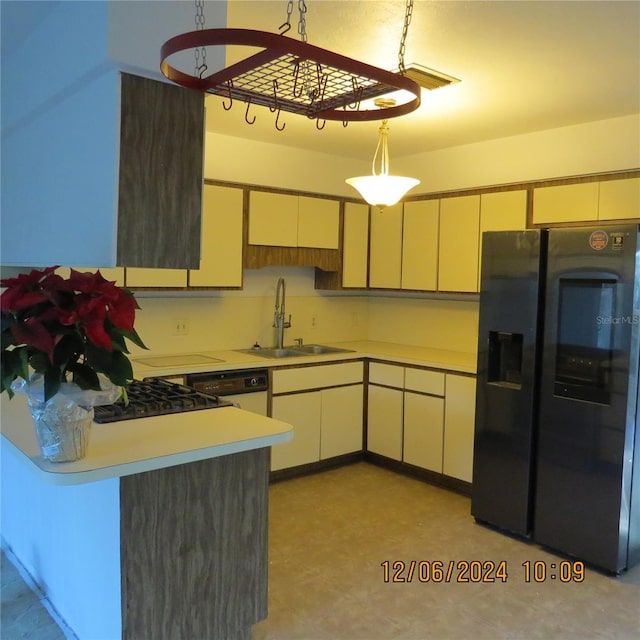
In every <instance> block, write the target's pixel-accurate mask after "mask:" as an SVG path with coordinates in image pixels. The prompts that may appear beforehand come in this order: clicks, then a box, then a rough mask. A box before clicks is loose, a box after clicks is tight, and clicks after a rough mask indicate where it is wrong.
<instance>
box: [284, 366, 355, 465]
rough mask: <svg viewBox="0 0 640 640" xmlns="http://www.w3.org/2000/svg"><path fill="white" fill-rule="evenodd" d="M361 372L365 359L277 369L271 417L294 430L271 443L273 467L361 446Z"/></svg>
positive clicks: (300, 462) (319, 457) (327, 456)
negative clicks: (285, 438)
mask: <svg viewBox="0 0 640 640" xmlns="http://www.w3.org/2000/svg"><path fill="white" fill-rule="evenodd" d="M363 377H364V367H363V363H362V362H361V361H356V362H345V363H330V364H327V365H318V366H315V365H314V366H308V367H294V368H287V369H276V370H274V371H273V374H272V392H273V397H272V403H271V417H273V418H276V419H278V420H283V421H284V422H288V423H289V424H292V425H293V428H294V431H293V439H292V440H291V441H289V442H286V443H283V444H279V445H276V446H274V447H272V449H271V470H272V471H276V470H278V469H286V468H290V467H296V466H299V465H303V464H308V463H311V462H318V461H319V460H324V459H327V458H332V457H335V456H339V455H343V454H347V453H352V452H354V451H361V450H362V420H363V395H364V393H363V384H362V382H363ZM323 387H324V388H323ZM307 390H308V391H307Z"/></svg>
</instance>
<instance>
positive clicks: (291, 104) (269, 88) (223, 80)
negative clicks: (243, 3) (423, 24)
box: [160, 0, 420, 131]
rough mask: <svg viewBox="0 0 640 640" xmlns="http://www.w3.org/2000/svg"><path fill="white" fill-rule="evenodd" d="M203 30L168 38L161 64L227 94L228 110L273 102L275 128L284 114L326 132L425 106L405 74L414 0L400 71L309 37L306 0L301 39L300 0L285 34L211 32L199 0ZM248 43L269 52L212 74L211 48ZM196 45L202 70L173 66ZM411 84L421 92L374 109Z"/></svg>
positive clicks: (195, 84) (170, 74)
mask: <svg viewBox="0 0 640 640" xmlns="http://www.w3.org/2000/svg"><path fill="white" fill-rule="evenodd" d="M195 4H196V30H195V31H191V32H188V33H182V34H180V35H177V36H174V37H173V38H170V39H169V40H167V41H166V42H165V43H164V44H163V45H162V48H161V50H160V57H161V63H160V69H161V71H162V73H163V74H164V75H165V76H166V77H167V78H168V79H169V80H171V81H172V82H175V83H176V84H179V85H181V86H183V87H187V88H189V89H196V90H199V91H203V92H206V93H210V94H213V95H218V96H222V97H224V98H225V100H224V101H223V107H224V108H225V109H226V110H228V109H231V107H232V106H233V101H234V100H239V101H242V102H246V103H247V106H246V110H245V120H246V121H247V122H248V123H249V124H253V122H254V121H255V116H254V117H253V119H249V109H250V107H251V105H252V104H254V105H262V106H267V107H269V110H270V111H271V112H272V113H275V114H276V120H275V126H276V128H277V129H278V130H280V131H281V130H282V129H284V126H285V125H284V123H281V122H280V114H281V112H282V111H285V112H289V113H294V114H298V115H304V116H307V117H308V118H310V119H315V120H316V126H317V127H318V129H322V128H323V127H324V124H325V121H326V120H337V121H342V123H343V124H344V125H345V126H346V125H347V123H348V122H351V121H371V120H382V119H389V118H395V117H398V116H402V115H406V114H407V113H411V112H412V111H414V110H415V109H417V108H418V107H419V106H420V85H419V84H418V83H417V82H415V81H414V80H412V79H411V78H409V77H407V76H405V75H403V71H404V46H405V40H406V36H407V30H408V27H409V22H410V20H411V13H412V11H413V0H407V9H406V14H405V20H404V27H403V32H402V38H401V41H400V51H399V58H400V67H399V69H400V72H399V73H395V72H392V71H386V70H384V69H380V68H378V67H374V66H372V65H369V64H366V63H364V62H360V61H358V60H355V59H353V58H348V57H346V56H343V55H340V54H338V53H334V52H333V51H329V50H327V49H322V48H320V47H316V46H314V45H311V44H309V43H308V42H307V30H306V13H307V6H306V2H305V0H298V13H299V20H298V35H299V36H300V40H294V39H293V38H290V37H287V36H286V35H285V34H286V33H287V32H288V31H289V30H290V29H291V16H292V14H293V0H288V2H287V19H286V21H285V22H284V23H283V24H282V25H280V27H279V31H280V33H278V34H276V33H270V32H267V31H257V30H253V29H226V28H225V29H205V28H204V2H203V0H195ZM230 45H238V46H247V47H253V48H256V47H257V48H259V49H261V51H259V52H258V53H255V54H253V55H250V56H249V57H247V58H244V59H243V60H240V61H239V62H236V63H234V64H231V65H230V66H228V67H226V68H225V69H222V70H220V71H217V72H214V73H212V74H210V75H208V76H207V75H205V74H206V72H207V64H206V47H213V46H230ZM189 49H193V50H194V56H195V68H194V73H193V74H189V73H186V72H184V71H180V70H179V69H177V68H175V67H173V66H172V65H171V64H170V63H169V62H168V60H167V59H168V58H169V57H170V56H172V55H173V54H177V53H180V52H182V51H185V50H189ZM401 89H404V90H405V91H408V92H409V94H411V95H412V96H413V97H412V99H410V100H408V101H407V102H404V103H402V104H394V105H393V106H387V107H382V108H380V107H379V106H376V107H375V108H372V106H373V105H372V101H373V100H374V99H375V98H379V97H380V96H383V95H385V94H389V93H391V92H394V91H398V90H401Z"/></svg>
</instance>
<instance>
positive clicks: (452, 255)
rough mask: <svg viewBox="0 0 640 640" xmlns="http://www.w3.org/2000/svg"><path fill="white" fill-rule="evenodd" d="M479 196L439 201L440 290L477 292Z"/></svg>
mask: <svg viewBox="0 0 640 640" xmlns="http://www.w3.org/2000/svg"><path fill="white" fill-rule="evenodd" d="M479 244H480V196H460V197H454V198H443V199H442V200H441V201H440V230H439V255H438V289H439V290H440V291H469V292H476V291H478V257H479Z"/></svg>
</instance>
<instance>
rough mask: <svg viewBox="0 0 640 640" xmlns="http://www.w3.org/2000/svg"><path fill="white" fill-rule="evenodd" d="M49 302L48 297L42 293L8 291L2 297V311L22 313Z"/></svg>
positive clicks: (20, 290) (17, 290) (0, 302)
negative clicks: (24, 310)
mask: <svg viewBox="0 0 640 640" xmlns="http://www.w3.org/2000/svg"><path fill="white" fill-rule="evenodd" d="M47 300H48V298H47V296H46V295H45V294H44V293H42V292H40V291H24V290H22V289H7V290H6V291H5V292H4V293H3V294H2V296H0V309H2V311H4V312H5V313H7V312H8V311H22V310H23V309H28V308H29V307H31V306H34V305H36V304H39V303H41V302H46V301H47Z"/></svg>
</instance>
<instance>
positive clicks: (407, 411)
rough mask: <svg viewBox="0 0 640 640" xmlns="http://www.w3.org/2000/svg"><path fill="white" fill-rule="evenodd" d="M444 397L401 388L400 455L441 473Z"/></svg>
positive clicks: (420, 465) (407, 460) (412, 462)
mask: <svg viewBox="0 0 640 640" xmlns="http://www.w3.org/2000/svg"><path fill="white" fill-rule="evenodd" d="M443 442H444V398H438V397H436V396H428V395H424V394H420V393H413V392H411V391H405V393H404V445H403V459H404V461H405V462H408V463H409V464H413V465H415V466H416V467H421V468H423V469H428V470H429V471H435V472H436V473H442V449H443Z"/></svg>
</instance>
